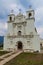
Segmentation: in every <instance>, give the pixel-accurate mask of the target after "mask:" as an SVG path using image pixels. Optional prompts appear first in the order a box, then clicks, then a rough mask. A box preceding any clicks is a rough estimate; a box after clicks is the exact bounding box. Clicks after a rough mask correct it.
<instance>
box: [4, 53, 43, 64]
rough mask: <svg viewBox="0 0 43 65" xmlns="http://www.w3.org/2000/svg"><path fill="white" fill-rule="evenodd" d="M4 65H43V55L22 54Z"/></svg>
mask: <svg viewBox="0 0 43 65" xmlns="http://www.w3.org/2000/svg"><path fill="white" fill-rule="evenodd" d="M4 65H43V54H39V53H21V54H20V55H18V56H17V57H16V58H14V59H12V60H11V61H9V62H7V63H6V64H4Z"/></svg>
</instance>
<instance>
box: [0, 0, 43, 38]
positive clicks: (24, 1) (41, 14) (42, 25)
mask: <svg viewBox="0 0 43 65" xmlns="http://www.w3.org/2000/svg"><path fill="white" fill-rule="evenodd" d="M29 5H32V8H33V9H34V10H35V27H36V29H37V32H38V34H39V35H40V37H41V38H43V0H0V35H1V36H3V35H5V34H6V32H7V15H8V14H10V11H11V10H12V9H13V10H14V13H15V14H18V13H19V9H21V10H22V13H24V14H25V12H26V10H28V8H29Z"/></svg>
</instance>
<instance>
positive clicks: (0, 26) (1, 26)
mask: <svg viewBox="0 0 43 65" xmlns="http://www.w3.org/2000/svg"><path fill="white" fill-rule="evenodd" d="M6 32H7V23H2V22H0V36H3V35H5V34H6Z"/></svg>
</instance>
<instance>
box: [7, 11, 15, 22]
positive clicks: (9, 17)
mask: <svg viewBox="0 0 43 65" xmlns="http://www.w3.org/2000/svg"><path fill="white" fill-rule="evenodd" d="M14 20H15V15H14V12H13V10H11V12H10V14H9V15H8V22H14Z"/></svg>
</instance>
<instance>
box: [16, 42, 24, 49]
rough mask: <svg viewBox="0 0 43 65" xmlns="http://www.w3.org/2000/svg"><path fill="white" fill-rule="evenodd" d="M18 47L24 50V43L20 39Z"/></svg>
mask: <svg viewBox="0 0 43 65" xmlns="http://www.w3.org/2000/svg"><path fill="white" fill-rule="evenodd" d="M17 48H18V49H20V50H22V49H23V44H22V42H21V41H18V46H17Z"/></svg>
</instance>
